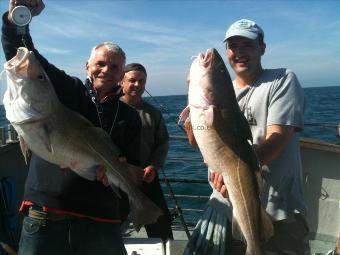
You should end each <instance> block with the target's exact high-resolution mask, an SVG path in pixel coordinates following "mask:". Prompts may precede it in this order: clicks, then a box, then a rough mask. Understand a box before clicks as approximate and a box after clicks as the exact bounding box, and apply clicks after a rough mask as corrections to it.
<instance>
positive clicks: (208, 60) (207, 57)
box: [198, 48, 216, 68]
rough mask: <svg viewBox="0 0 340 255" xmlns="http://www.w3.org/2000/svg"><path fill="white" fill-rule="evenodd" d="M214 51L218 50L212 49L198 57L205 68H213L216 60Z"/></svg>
mask: <svg viewBox="0 0 340 255" xmlns="http://www.w3.org/2000/svg"><path fill="white" fill-rule="evenodd" d="M214 51H216V50H215V49H213V48H211V49H207V51H206V52H205V53H200V54H199V56H198V57H199V61H200V63H201V65H202V66H203V67H204V68H208V67H209V66H211V64H212V62H213V60H214V55H215V54H214Z"/></svg>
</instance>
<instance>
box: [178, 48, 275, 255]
mask: <svg viewBox="0 0 340 255" xmlns="http://www.w3.org/2000/svg"><path fill="white" fill-rule="evenodd" d="M189 111H190V121H191V125H192V130H193V134H194V137H195V140H196V142H197V145H198V147H199V149H200V151H201V153H202V155H203V158H204V161H205V163H206V164H207V165H208V167H209V169H211V170H213V171H215V172H218V173H220V174H222V176H223V180H224V183H225V185H226V187H227V190H228V193H229V199H230V202H231V204H232V207H233V208H232V210H233V213H232V214H233V222H232V224H233V235H235V236H236V237H238V236H240V235H239V234H237V233H239V232H241V234H242V235H241V237H243V238H244V239H245V240H246V243H247V250H246V254H247V255H257V254H261V249H260V241H261V240H262V239H265V240H267V239H269V237H270V236H271V235H272V234H273V226H272V223H271V220H270V218H269V216H268V215H267V214H266V212H265V210H264V209H263V208H262V207H261V204H260V198H259V190H260V189H259V184H258V181H259V180H260V178H261V177H260V168H259V163H258V160H257V157H256V155H255V152H254V151H253V149H252V146H251V145H250V143H249V141H251V140H252V135H251V131H250V128H249V125H248V122H247V120H246V119H245V117H244V115H243V114H242V112H241V111H240V108H239V105H238V103H237V100H236V96H235V92H234V89H233V84H232V81H231V79H230V76H229V73H228V71H227V68H226V66H225V64H224V62H223V60H222V58H221V56H220V55H219V54H218V52H217V51H216V50H215V49H208V50H207V52H206V53H205V54H202V53H201V54H199V56H198V57H197V58H196V59H195V60H194V61H193V63H192V65H191V68H190V74H189V93H188V106H187V107H186V109H184V111H183V112H182V114H181V117H180V118H181V120H185V119H186V118H188V115H189ZM227 245H228V244H227Z"/></svg>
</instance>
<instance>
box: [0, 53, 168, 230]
mask: <svg viewBox="0 0 340 255" xmlns="http://www.w3.org/2000/svg"><path fill="white" fill-rule="evenodd" d="M4 67H5V70H6V73H7V91H6V92H5V95H4V100H3V102H4V106H5V110H6V118H7V119H8V120H9V121H10V122H11V124H12V125H13V126H14V128H15V130H16V131H17V132H18V134H19V137H20V145H21V148H22V151H23V154H24V156H25V158H26V152H27V151H28V149H30V150H32V151H33V152H34V153H35V154H36V155H38V156H40V157H41V158H43V159H45V160H46V161H49V162H50V163H53V164H56V165H59V166H61V167H69V168H70V169H72V170H73V171H75V172H76V173H77V174H79V175H80V176H82V177H84V178H86V179H89V180H95V178H96V173H95V172H96V169H97V167H98V166H99V165H102V166H104V167H105V170H106V176H107V177H108V180H109V182H110V184H111V186H112V185H113V186H114V187H118V188H121V189H122V190H123V191H124V192H125V193H126V194H127V195H128V196H129V202H130V208H131V212H132V216H133V225H134V228H135V229H136V230H137V231H139V229H140V228H141V226H142V225H145V224H150V223H153V222H155V221H156V220H157V218H158V217H159V216H160V215H161V214H162V211H161V210H160V209H159V208H158V207H157V206H156V205H155V204H154V203H153V202H152V201H151V200H149V199H148V198H147V197H146V196H145V195H144V194H143V193H142V192H141V191H140V190H139V188H138V185H139V184H141V182H142V175H143V170H142V169H141V168H139V167H135V166H133V165H130V164H128V163H125V162H121V161H120V160H119V158H118V149H117V147H116V146H115V145H114V144H113V142H112V141H111V138H110V136H109V135H108V134H107V133H106V132H105V131H104V130H102V129H101V128H98V127H94V126H93V125H92V123H90V122H89V121H88V120H87V119H85V118H84V117H82V116H81V115H80V114H78V113H76V112H73V111H71V110H69V109H68V108H66V107H64V106H63V105H62V104H61V103H60V101H59V100H58V98H57V96H56V93H55V91H54V88H53V86H52V84H51V82H50V80H49V78H48V76H47V74H46V73H45V71H44V70H43V68H42V66H41V65H40V63H39V62H38V60H37V59H36V58H35V56H34V53H33V52H31V51H29V50H28V49H26V48H19V49H18V50H17V55H16V56H15V57H13V58H12V59H11V60H9V61H8V62H6V63H5V65H4ZM114 187H113V189H114V190H115V191H116V190H117V189H116V188H114Z"/></svg>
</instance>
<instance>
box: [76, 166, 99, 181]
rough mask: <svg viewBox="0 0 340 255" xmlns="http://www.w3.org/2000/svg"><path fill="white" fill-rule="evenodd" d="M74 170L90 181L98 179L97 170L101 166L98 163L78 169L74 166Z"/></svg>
mask: <svg viewBox="0 0 340 255" xmlns="http://www.w3.org/2000/svg"><path fill="white" fill-rule="evenodd" d="M70 168H71V169H72V171H74V172H76V173H77V174H78V175H79V176H81V177H83V178H84V179H86V180H89V181H94V180H96V179H97V170H98V168H99V166H98V165H95V166H91V167H89V168H87V169H76V168H72V167H70Z"/></svg>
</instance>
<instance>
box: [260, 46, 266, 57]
mask: <svg viewBox="0 0 340 255" xmlns="http://www.w3.org/2000/svg"><path fill="white" fill-rule="evenodd" d="M260 47H261V56H263V54H264V53H265V52H266V44H265V43H261V45H260Z"/></svg>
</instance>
